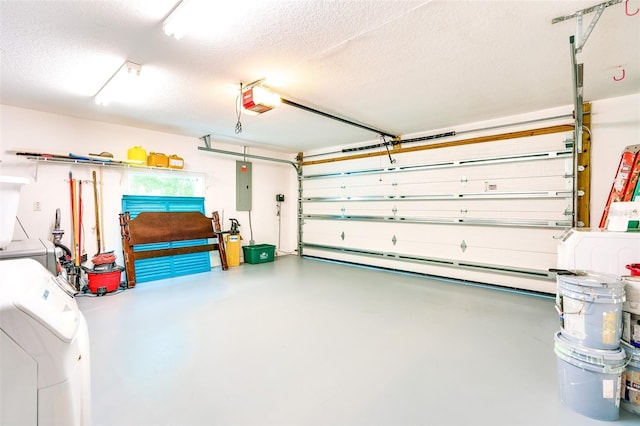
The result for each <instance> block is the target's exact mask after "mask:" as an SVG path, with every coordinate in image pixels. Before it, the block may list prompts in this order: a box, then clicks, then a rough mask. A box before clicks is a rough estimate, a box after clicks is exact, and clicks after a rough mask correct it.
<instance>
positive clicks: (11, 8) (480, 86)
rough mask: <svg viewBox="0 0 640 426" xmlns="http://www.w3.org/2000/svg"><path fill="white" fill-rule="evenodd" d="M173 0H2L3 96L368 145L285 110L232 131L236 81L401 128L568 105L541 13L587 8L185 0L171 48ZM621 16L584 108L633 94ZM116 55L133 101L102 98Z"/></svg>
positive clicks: (595, 46) (250, 136)
mask: <svg viewBox="0 0 640 426" xmlns="http://www.w3.org/2000/svg"><path fill="white" fill-rule="evenodd" d="M176 3H177V1H176V0H128V1H55V0H54V1H11V0H2V1H0V49H1V50H0V61H1V62H0V66H1V68H0V102H2V103H3V104H7V105H15V106H20V107H25V108H32V109H37V110H42V111H50V112H56V113H61V114H67V115H71V116H76V117H83V118H88V119H94V120H100V121H106V122H113V123H121V124H126V125H132V126H138V127H143V128H149V129H155V130H160V131H166V132H171V133H176V134H182V135H187V136H193V137H200V136H202V135H205V134H211V135H212V139H213V140H214V141H215V140H216V139H217V140H221V141H225V142H232V143H237V144H240V145H247V146H265V147H269V148H274V149H278V150H282V151H287V152H297V151H308V150H312V149H317V148H322V147H329V146H336V145H343V144H352V143H356V142H361V141H369V140H372V139H375V138H376V137H377V135H376V134H375V133H372V132H369V131H366V130H362V129H359V128H356V127H352V126H349V125H346V124H343V123H340V122H337V121H334V120H330V119H327V118H323V117H320V116H318V115H315V114H311V113H309V112H306V111H302V110H300V109H296V108H293V107H291V106H288V105H282V106H280V107H278V108H277V109H274V110H272V111H269V112H266V113H264V114H262V115H259V116H253V117H252V116H243V117H242V126H243V131H242V133H240V134H236V133H235V131H234V129H235V124H236V112H235V104H236V97H237V95H238V85H239V82H240V81H243V82H245V83H248V82H252V81H254V80H257V79H259V78H263V77H266V78H267V79H268V81H269V84H270V85H271V87H273V88H275V89H277V90H278V92H279V93H280V94H281V95H282V96H283V97H286V98H288V99H291V100H294V101H296V102H299V103H301V104H304V105H307V106H311V107H313V108H316V109H319V110H322V111H325V112H328V113H332V114H335V115H339V116H342V117H345V118H348V119H350V120H353V121H358V122H361V123H364V124H366V125H369V126H371V127H375V128H378V129H380V130H383V131H385V132H389V133H392V134H397V135H409V134H414V133H417V132H423V131H428V130H432V129H443V128H448V127H452V126H455V125H456V124H462V123H468V122H474V121H480V120H485V119H491V118H495V117H500V116H506V115H511V114H517V113H522V112H530V111H534V110H539V109H544V108H551V107H555V106H561V105H568V104H572V103H573V97H572V96H573V95H572V93H573V92H572V89H571V87H572V86H571V71H570V70H571V68H570V49H569V36H570V35H572V34H575V33H576V20H575V19H573V20H568V21H564V22H561V23H558V24H553V25H552V24H551V20H552V19H553V18H555V17H558V16H563V15H568V14H571V13H573V12H575V11H577V10H579V9H583V8H586V7H589V6H593V5H595V4H597V2H592V1H533V0H529V1H515V0H512V1H497V0H496V1H453V0H434V1H402V0H397V1H391V0H361V1H355V0H291V1H284V0H280V1H278V0H260V1H255V0H254V1H243V0H235V1H233V2H231V1H229V2H221V1H210V0H209V1H203V0H200V1H198V0H191V1H190V3H192V4H191V5H190V6H192V7H193V6H198V3H199V4H200V5H201V6H207V5H208V6H209V7H208V10H206V11H204V10H203V12H201V13H200V16H201V18H202V20H201V22H198V23H196V24H194V27H193V29H192V31H191V32H189V33H187V34H186V35H185V36H184V37H183V38H182V39H181V40H176V39H174V38H172V37H168V36H166V35H165V34H164V32H163V30H162V22H163V20H164V19H165V17H166V16H167V15H168V14H169V13H170V12H171V10H172V9H173V8H174V7H175V5H176ZM222 4H226V5H227V6H229V5H231V6H232V10H231V15H229V16H228V17H225V18H222V20H221V21H220V18H221V15H222V12H216V11H215V10H211V6H212V5H222ZM625 7H626V9H627V11H628V12H630V13H633V12H634V11H636V10H637V9H639V8H640V0H629V1H628V2H627V4H626V5H625V3H624V2H623V3H620V4H616V5H613V6H610V7H608V8H607V9H606V10H605V11H604V13H603V15H602V17H601V18H600V20H599V21H598V23H597V25H596V26H595V29H594V31H593V33H592V34H591V36H590V38H589V39H588V41H587V43H586V45H585V48H584V50H583V52H582V53H581V54H580V55H579V56H578V58H579V60H580V62H584V64H585V65H584V66H585V91H584V95H585V96H584V98H585V100H586V101H590V100H597V99H603V98H609V97H615V96H621V95H626V94H632V93H639V92H640V46H639V45H640V13H638V14H636V15H634V16H627V14H626V13H625ZM593 15H594V14H593V13H592V14H588V15H585V18H584V25H583V26H584V27H585V28H586V27H587V25H588V23H589V22H590V21H591V19H592V17H593ZM125 60H129V61H133V62H137V63H140V64H142V66H143V71H142V77H141V79H140V84H139V92H140V93H139V96H138V97H137V98H136V100H131V101H127V102H115V101H114V102H113V103H112V104H110V105H108V106H107V107H102V106H98V105H96V104H95V103H94V102H93V96H94V95H95V94H96V92H97V91H98V89H100V87H101V86H102V85H103V84H104V83H105V81H106V80H107V79H108V78H109V77H110V76H111V75H112V74H113V73H114V71H115V70H116V69H117V68H118V67H119V66H120V65H121V64H122V63H123V62H124V61H125ZM620 67H621V68H620ZM622 68H623V69H624V72H625V78H624V79H622V80H621V81H615V80H614V79H613V77H614V76H617V77H620V76H621V72H622Z"/></svg>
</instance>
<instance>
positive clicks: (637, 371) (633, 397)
mask: <svg viewBox="0 0 640 426" xmlns="http://www.w3.org/2000/svg"><path fill="white" fill-rule="evenodd" d="M622 347H623V348H624V350H625V352H626V353H627V359H628V362H629V363H628V364H627V368H626V370H625V372H624V373H623V374H622V390H621V394H620V399H621V400H622V408H624V409H625V410H627V411H630V412H632V413H635V414H638V415H640V348H635V347H633V346H631V345H627V344H626V343H623V344H622Z"/></svg>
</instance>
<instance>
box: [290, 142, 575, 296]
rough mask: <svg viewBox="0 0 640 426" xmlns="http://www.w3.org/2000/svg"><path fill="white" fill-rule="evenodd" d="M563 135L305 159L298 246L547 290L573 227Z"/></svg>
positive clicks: (313, 252)
mask: <svg viewBox="0 0 640 426" xmlns="http://www.w3.org/2000/svg"><path fill="white" fill-rule="evenodd" d="M570 138H571V134H570V133H566V132H563V133H554V134H547V135H541V136H532V137H526V138H518V139H509V140H500V141H495V142H487V143H479V144H472V145H464V146H451V147H445V148H438V149H430V150H423V151H415V152H403V153H399V154H398V153H394V151H393V150H391V151H390V154H391V157H392V158H393V160H394V161H395V162H394V163H391V162H390V159H389V156H388V155H387V152H386V149H385V148H380V150H385V151H384V152H380V153H384V155H379V156H376V157H368V158H356V159H351V160H345V161H329V162H320V163H319V164H311V165H306V166H304V167H303V176H302V193H301V201H302V202H301V205H302V208H301V219H302V225H301V242H302V243H301V246H302V249H303V254H304V255H306V256H314V257H321V258H326V259H334V260H341V261H347V262H354V263H358V264H365V265H372V266H378V267H384V268H391V269H396V270H403V271H413V272H419V273H425V274H430V275H436V276H443V277H451V278H456V279H463V280H470V281H476V282H483V283H489V284H495V285H500V286H507V287H514V288H521V289H528V290H535V291H541V292H547V293H553V292H555V282H554V279H553V274H551V273H549V271H548V270H549V269H550V268H555V265H556V257H557V245H558V240H559V238H561V236H562V235H563V233H564V232H565V231H566V230H568V229H570V228H571V226H572V215H573V191H572V189H573V161H572V147H571V144H570ZM568 139H569V142H568V141H567V140H568Z"/></svg>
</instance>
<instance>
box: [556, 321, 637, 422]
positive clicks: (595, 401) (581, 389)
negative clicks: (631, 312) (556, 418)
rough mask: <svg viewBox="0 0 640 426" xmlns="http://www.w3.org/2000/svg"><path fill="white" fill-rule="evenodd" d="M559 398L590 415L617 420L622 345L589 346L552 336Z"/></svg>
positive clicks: (581, 412)
mask: <svg viewBox="0 0 640 426" xmlns="http://www.w3.org/2000/svg"><path fill="white" fill-rule="evenodd" d="M555 353H556V355H557V357H558V388H559V391H560V401H561V402H562V403H563V404H564V405H566V406H568V407H569V408H571V409H572V410H573V411H575V412H576V413H579V414H582V415H584V416H587V417H591V418H592V419H598V420H609V421H612V420H617V419H618V417H619V415H620V389H621V380H622V373H623V372H624V371H625V364H626V357H625V352H624V350H623V349H621V348H618V349H616V350H606V349H592V348H587V347H584V346H581V345H579V344H577V343H575V342H573V341H571V340H569V339H567V338H566V337H565V336H564V335H563V334H562V332H560V331H559V332H557V333H556V336H555Z"/></svg>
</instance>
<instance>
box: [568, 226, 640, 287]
mask: <svg viewBox="0 0 640 426" xmlns="http://www.w3.org/2000/svg"><path fill="white" fill-rule="evenodd" d="M639 256H640V232H607V231H604V230H576V229H572V230H570V231H569V232H567V234H566V235H565V236H564V237H563V238H562V240H561V241H560V244H559V245H558V264H557V267H558V268H559V269H568V270H576V269H578V270H586V271H595V272H602V273H609V274H615V275H618V276H624V275H629V270H628V269H627V268H626V265H628V264H632V263H640V259H639V258H638V257H639Z"/></svg>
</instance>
